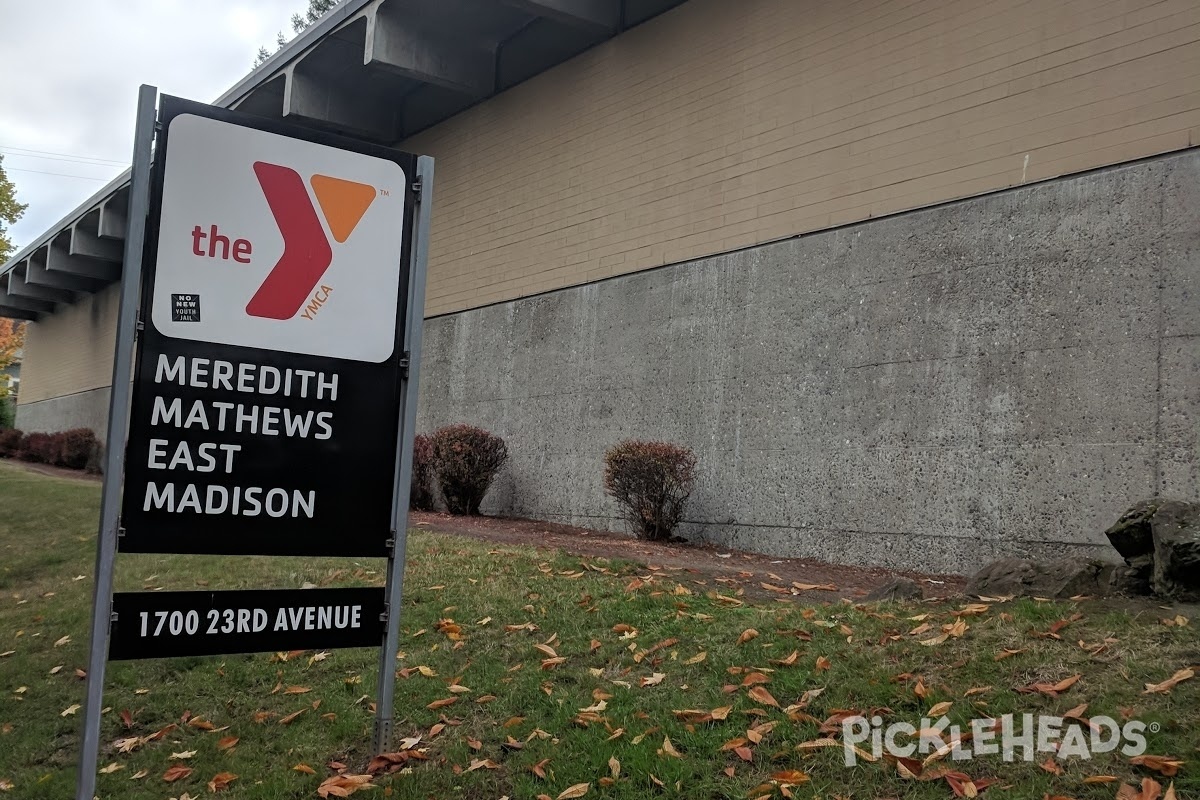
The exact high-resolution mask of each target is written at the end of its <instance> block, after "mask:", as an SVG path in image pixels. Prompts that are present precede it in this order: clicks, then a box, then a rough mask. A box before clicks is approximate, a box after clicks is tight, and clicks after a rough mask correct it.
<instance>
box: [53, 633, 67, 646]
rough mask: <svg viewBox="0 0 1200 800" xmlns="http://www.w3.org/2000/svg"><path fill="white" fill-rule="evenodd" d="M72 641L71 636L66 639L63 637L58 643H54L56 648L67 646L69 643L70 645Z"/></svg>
mask: <svg viewBox="0 0 1200 800" xmlns="http://www.w3.org/2000/svg"><path fill="white" fill-rule="evenodd" d="M70 641H71V637H70V636H64V637H62V638H61V639H59V640H58V641H56V642H55V643H54V646H55V647H62V646H63V645H64V644H67V643H68V642H70Z"/></svg>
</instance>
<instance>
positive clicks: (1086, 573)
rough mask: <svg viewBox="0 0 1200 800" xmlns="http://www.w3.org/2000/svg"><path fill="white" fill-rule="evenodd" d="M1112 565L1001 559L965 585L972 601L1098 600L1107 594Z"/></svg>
mask: <svg viewBox="0 0 1200 800" xmlns="http://www.w3.org/2000/svg"><path fill="white" fill-rule="evenodd" d="M1113 571H1114V565H1112V564H1108V563H1105V562H1103V561H1094V560H1083V559H1077V558H1060V559H1058V560H1056V561H1050V562H1047V563H1042V562H1039V561H1030V560H1028V559H1024V558H1002V559H1000V560H999V561H993V562H992V563H991V564H988V565H987V566H986V567H984V568H983V569H981V570H979V572H976V573H975V574H974V575H973V576H972V577H971V580H970V581H969V582H968V583H967V594H969V595H972V596H974V597H1005V596H1008V595H1012V596H1016V597H1052V598H1058V599H1064V598H1067V597H1074V596H1076V595H1091V596H1093V597H1095V596H1101V595H1106V594H1108V593H1109V591H1110V589H1109V586H1110V582H1111V580H1112V575H1113Z"/></svg>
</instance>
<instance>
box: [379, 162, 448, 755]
mask: <svg viewBox="0 0 1200 800" xmlns="http://www.w3.org/2000/svg"><path fill="white" fill-rule="evenodd" d="M415 186H416V187H417V213H416V218H417V221H416V225H415V230H414V231H413V247H412V270H411V272H410V274H411V275H412V283H411V284H410V285H409V290H408V315H407V316H408V325H407V329H406V330H405V332H404V342H405V345H404V349H405V351H406V352H407V353H408V359H409V370H408V377H407V378H406V380H405V387H404V394H403V396H402V397H401V401H400V403H401V405H400V441H399V442H398V443H397V447H396V453H397V456H398V457H397V464H396V488H395V492H394V494H393V498H394V499H393V501H392V537H393V539H392V552H391V555H389V556H388V572H387V588H386V593H387V608H388V617H387V634H386V635H385V636H384V640H383V649H382V650H381V651H380V653H379V697H378V699H377V701H376V704H375V736H374V742H373V748H374V751H375V754H376V755H379V754H381V753H385V752H387V748H388V746H389V744H390V743H391V741H392V716H393V708H394V705H393V698H394V696H395V692H396V663H395V658H396V650H397V648H398V647H399V643H400V601H401V597H402V595H403V592H404V564H405V560H406V559H405V554H406V548H407V545H408V499H409V498H408V496H409V491H410V490H411V489H412V458H413V433H414V432H415V431H416V429H417V396H418V388H419V386H418V371H417V369H416V366H415V365H417V364H419V363H420V362H421V334H422V331H423V328H424V324H423V323H424V317H425V264H426V259H427V258H428V254H429V220H430V214H431V212H432V210H433V159H432V158H429V157H428V156H421V157H420V158H419V159H417V176H416V182H415Z"/></svg>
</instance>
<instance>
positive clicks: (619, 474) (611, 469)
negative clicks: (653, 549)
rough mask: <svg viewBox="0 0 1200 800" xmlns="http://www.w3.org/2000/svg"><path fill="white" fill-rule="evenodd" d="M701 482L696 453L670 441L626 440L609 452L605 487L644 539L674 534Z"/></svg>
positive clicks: (663, 537) (605, 472) (630, 525)
mask: <svg viewBox="0 0 1200 800" xmlns="http://www.w3.org/2000/svg"><path fill="white" fill-rule="evenodd" d="M695 481H696V455H695V454H694V453H693V452H692V451H691V450H689V449H688V448H686V447H680V446H679V445H675V444H671V443H670V442H646V441H640V440H637V439H626V440H625V441H623V442H619V443H618V444H615V445H613V446H612V447H610V448H609V449H608V450H607V451H606V452H605V453H604V491H605V492H606V493H607V494H608V495H609V496H610V497H613V498H615V499H616V501H617V503H618V504H619V505H620V506H621V513H622V516H624V517H625V521H626V522H628V523H629V527H630V528H631V529H632V530H633V532H634V533H635V534H637V535H638V536H639V537H641V538H643V539H669V538H670V537H671V534H672V532H673V531H674V530H675V528H676V527H677V526H678V525H679V521H680V520H681V519H683V508H684V506H685V505H686V504H687V499H688V496H689V495H690V494H691V493H692V485H693V484H694V483H695Z"/></svg>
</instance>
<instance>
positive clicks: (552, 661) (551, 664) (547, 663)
mask: <svg viewBox="0 0 1200 800" xmlns="http://www.w3.org/2000/svg"><path fill="white" fill-rule="evenodd" d="M566 661H567V658H566V656H558V657H556V658H543V659H542V669H544V670H552V669H554V668H555V667H557V666H558V665H559V664H565V663H566Z"/></svg>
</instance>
